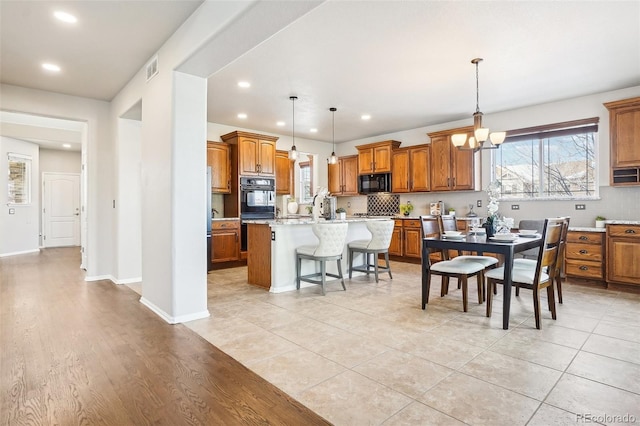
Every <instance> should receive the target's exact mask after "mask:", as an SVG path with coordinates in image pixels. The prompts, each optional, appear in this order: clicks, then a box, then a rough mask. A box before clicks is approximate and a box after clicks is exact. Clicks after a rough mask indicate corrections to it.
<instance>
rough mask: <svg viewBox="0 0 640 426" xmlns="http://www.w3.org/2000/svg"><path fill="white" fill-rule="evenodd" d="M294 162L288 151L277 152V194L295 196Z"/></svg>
mask: <svg viewBox="0 0 640 426" xmlns="http://www.w3.org/2000/svg"><path fill="white" fill-rule="evenodd" d="M293 163H294V162H293V160H290V159H289V152H288V151H276V194H277V195H286V194H293V190H294V188H293Z"/></svg>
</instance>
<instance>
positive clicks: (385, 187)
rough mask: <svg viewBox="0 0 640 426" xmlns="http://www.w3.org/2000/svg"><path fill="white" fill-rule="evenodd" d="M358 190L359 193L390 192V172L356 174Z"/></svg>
mask: <svg viewBox="0 0 640 426" xmlns="http://www.w3.org/2000/svg"><path fill="white" fill-rule="evenodd" d="M358 192H359V193H360V194H375V193H378V192H391V173H378V174H374V175H360V176H358Z"/></svg>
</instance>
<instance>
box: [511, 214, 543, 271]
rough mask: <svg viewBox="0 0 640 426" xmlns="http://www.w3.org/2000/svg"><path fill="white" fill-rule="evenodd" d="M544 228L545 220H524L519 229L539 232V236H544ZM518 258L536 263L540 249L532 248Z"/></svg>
mask: <svg viewBox="0 0 640 426" xmlns="http://www.w3.org/2000/svg"><path fill="white" fill-rule="evenodd" d="M543 227H544V219H522V220H521V221H520V222H518V229H531V230H534V229H535V230H536V231H538V234H542V228H543ZM517 256H518V257H522V258H524V259H532V260H533V261H534V262H535V261H536V260H537V259H538V249H537V248H532V249H529V250H525V251H523V252H520V253H518V254H517Z"/></svg>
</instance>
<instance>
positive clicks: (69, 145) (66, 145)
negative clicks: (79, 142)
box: [62, 143, 71, 148]
mask: <svg viewBox="0 0 640 426" xmlns="http://www.w3.org/2000/svg"><path fill="white" fill-rule="evenodd" d="M62 147H63V148H71V144H70V143H63V144H62Z"/></svg>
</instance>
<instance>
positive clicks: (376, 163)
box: [356, 141, 401, 175]
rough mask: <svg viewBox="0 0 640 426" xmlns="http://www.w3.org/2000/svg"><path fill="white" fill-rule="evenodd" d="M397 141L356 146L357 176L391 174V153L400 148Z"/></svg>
mask: <svg viewBox="0 0 640 426" xmlns="http://www.w3.org/2000/svg"><path fill="white" fill-rule="evenodd" d="M400 143H401V142H398V141H382V142H376V143H370V144H367V145H360V146H356V148H357V149H358V174H361V175H367V174H371V173H390V172H391V153H392V152H393V150H394V149H396V148H398V147H399V146H400Z"/></svg>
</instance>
